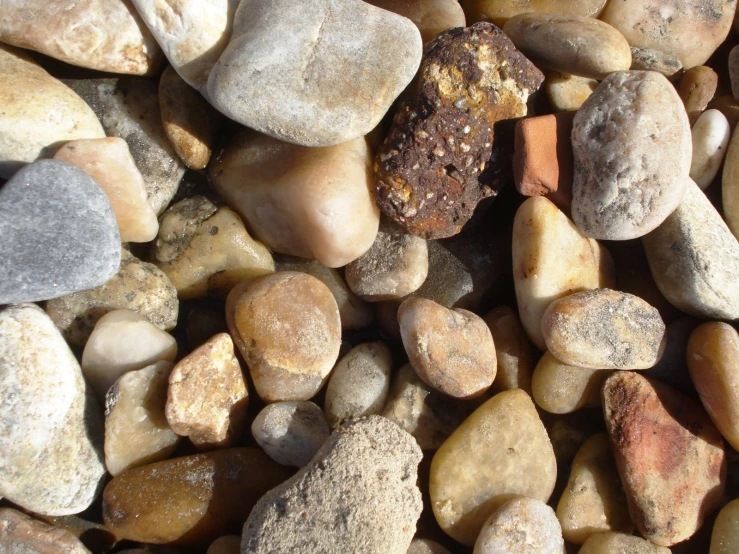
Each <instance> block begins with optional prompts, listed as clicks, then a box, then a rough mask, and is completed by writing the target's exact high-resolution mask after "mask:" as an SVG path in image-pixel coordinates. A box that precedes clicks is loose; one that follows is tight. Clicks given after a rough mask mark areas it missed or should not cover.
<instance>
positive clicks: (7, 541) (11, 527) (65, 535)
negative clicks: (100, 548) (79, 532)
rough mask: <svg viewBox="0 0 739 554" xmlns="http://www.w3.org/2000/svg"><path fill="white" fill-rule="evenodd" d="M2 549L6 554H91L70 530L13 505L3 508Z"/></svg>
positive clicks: (0, 514)
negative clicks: (46, 521)
mask: <svg viewBox="0 0 739 554" xmlns="http://www.w3.org/2000/svg"><path fill="white" fill-rule="evenodd" d="M0 551H2V552H4V553H5V554H16V553H17V554H91V553H90V551H89V550H88V549H87V548H86V547H85V545H84V544H82V543H81V542H80V540H79V539H78V538H77V537H75V536H74V535H73V534H72V533H70V532H69V531H65V530H63V529H59V528H58V527H54V526H53V525H48V524H46V523H43V522H41V521H38V520H35V519H32V518H30V517H28V516H27V515H26V514H24V513H22V512H19V511H18V510H13V509H11V508H0Z"/></svg>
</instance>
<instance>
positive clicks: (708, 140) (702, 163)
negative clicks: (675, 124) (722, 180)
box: [690, 110, 731, 190]
mask: <svg viewBox="0 0 739 554" xmlns="http://www.w3.org/2000/svg"><path fill="white" fill-rule="evenodd" d="M692 135H693V161H692V163H691V166H690V178H691V179H693V181H695V184H696V185H698V186H699V187H700V188H701V190H706V189H707V188H708V186H709V185H710V184H711V183H712V182H713V180H714V178H715V177H716V175H718V172H719V169H721V163H722V162H723V161H724V156H725V155H726V149H727V147H728V146H729V138H730V136H731V129H730V127H729V122H728V120H727V119H726V116H725V115H724V114H722V113H721V112H720V111H718V110H706V111H705V112H703V113H702V114H701V115H700V116H699V117H698V119H697V121H696V122H695V124H694V125H693V131H692Z"/></svg>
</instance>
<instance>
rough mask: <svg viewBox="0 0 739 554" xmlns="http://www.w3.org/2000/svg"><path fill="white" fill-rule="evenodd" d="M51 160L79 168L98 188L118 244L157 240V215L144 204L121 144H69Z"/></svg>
mask: <svg viewBox="0 0 739 554" xmlns="http://www.w3.org/2000/svg"><path fill="white" fill-rule="evenodd" d="M54 159H55V160H61V161H63V162H67V163H68V164H72V165H74V166H76V167H79V168H80V169H81V170H82V171H84V172H85V173H87V174H88V175H90V176H91V177H92V178H93V179H95V182H96V183H97V184H98V185H100V188H102V189H103V192H105V194H106V196H107V197H108V200H109V201H110V205H111V207H112V208H113V213H114V214H115V219H116V221H117V222H118V231H119V233H120V236H121V242H149V241H151V240H153V239H154V237H156V236H157V231H158V230H159V222H158V221H157V214H156V213H154V210H152V208H151V206H150V205H149V203H148V202H147V201H146V185H145V184H144V178H143V177H142V176H141V173H140V172H139V170H138V168H137V167H136V163H135V162H134V160H133V157H132V156H131V152H130V151H129V149H128V144H126V141H125V140H123V139H121V138H118V137H110V138H102V139H81V140H73V141H70V142H68V143H66V144H65V145H64V146H62V147H61V148H60V149H59V150H58V151H57V153H56V154H54Z"/></svg>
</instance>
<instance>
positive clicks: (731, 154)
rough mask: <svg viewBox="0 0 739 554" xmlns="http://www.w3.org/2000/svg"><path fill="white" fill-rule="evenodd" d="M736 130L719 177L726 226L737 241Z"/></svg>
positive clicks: (738, 178)
mask: <svg viewBox="0 0 739 554" xmlns="http://www.w3.org/2000/svg"><path fill="white" fill-rule="evenodd" d="M738 125H739V124H738ZM737 128H738V127H735V128H734V133H733V136H732V137H731V141H729V148H728V150H727V152H726V161H725V162H724V172H723V174H722V175H721V196H722V200H723V205H724V219H725V220H726V225H728V227H729V229H730V230H731V232H732V233H733V234H734V236H735V237H736V239H737V240H739V132H737Z"/></svg>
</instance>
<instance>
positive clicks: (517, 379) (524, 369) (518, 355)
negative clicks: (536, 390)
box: [483, 306, 536, 394]
mask: <svg viewBox="0 0 739 554" xmlns="http://www.w3.org/2000/svg"><path fill="white" fill-rule="evenodd" d="M483 319H484V320H485V323H486V324H487V326H488V327H489V328H490V333H491V334H492V335H493V342H494V343H495V356H496V358H497V359H498V368H497V372H496V375H495V381H493V387H492V388H493V390H495V391H496V392H501V391H504V390H509V389H522V390H523V391H525V392H527V393H529V394H531V375H532V374H533V372H534V362H535V356H536V355H535V354H534V345H533V344H532V343H531V340H530V339H529V336H528V335H527V334H526V330H525V329H524V328H523V325H522V324H521V320H520V319H519V317H518V314H517V313H516V312H515V310H513V308H511V307H509V306H498V307H497V308H495V309H493V310H492V311H490V312H488V314H487V315H486V316H485V317H484V318H483Z"/></svg>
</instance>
